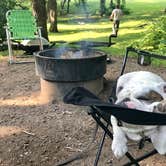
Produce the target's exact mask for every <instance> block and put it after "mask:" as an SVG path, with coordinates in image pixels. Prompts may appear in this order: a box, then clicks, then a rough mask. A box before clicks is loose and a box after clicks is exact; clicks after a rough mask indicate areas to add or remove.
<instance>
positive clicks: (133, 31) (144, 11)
mask: <svg viewBox="0 0 166 166" xmlns="http://www.w3.org/2000/svg"><path fill="white" fill-rule="evenodd" d="M95 2H96V3H95ZM88 3H89V6H93V7H97V4H98V3H97V1H96V0H89V1H88ZM126 4H127V6H126V7H127V8H128V9H130V12H131V14H130V15H124V16H123V19H122V21H121V24H120V30H119V35H118V38H116V39H113V40H112V41H113V42H115V43H116V44H115V45H112V46H111V47H110V48H104V47H103V48H101V49H102V50H104V51H105V52H107V53H110V54H112V55H124V51H125V48H126V47H127V46H129V45H130V43H132V42H133V41H135V40H137V39H139V38H141V37H143V36H144V35H145V33H146V30H147V28H148V25H149V24H150V22H151V21H152V20H154V19H155V18H157V17H159V16H161V15H162V13H163V11H162V10H164V7H165V5H166V2H165V0H157V1H156V0H146V2H144V0H132V1H130V0H127V3H126ZM78 17H79V18H78ZM82 17H83V16H82ZM80 18H81V14H80V13H78V14H77V15H74V16H73V15H70V16H68V18H65V19H64V18H63V19H61V18H59V23H58V29H59V33H54V34H53V33H52V34H49V39H50V41H57V40H65V41H67V42H73V41H80V40H90V41H103V42H107V41H108V36H109V35H110V34H111V32H112V22H110V21H109V19H108V16H107V17H105V18H99V17H98V18H94V19H91V20H92V22H88V23H87V22H84V21H82V22H81V21H80V20H79V19H80ZM62 20H63V21H62ZM64 20H65V21H64ZM81 23H82V24H81ZM143 24H147V25H146V26H144V27H143V28H141V27H139V26H140V25H143Z"/></svg>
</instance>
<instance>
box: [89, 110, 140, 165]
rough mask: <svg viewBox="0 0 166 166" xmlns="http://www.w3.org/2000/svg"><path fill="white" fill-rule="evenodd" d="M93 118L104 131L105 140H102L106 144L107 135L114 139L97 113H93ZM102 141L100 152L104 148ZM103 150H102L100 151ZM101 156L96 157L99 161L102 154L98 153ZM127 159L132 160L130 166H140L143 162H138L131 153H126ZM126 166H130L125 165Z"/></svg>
mask: <svg viewBox="0 0 166 166" xmlns="http://www.w3.org/2000/svg"><path fill="white" fill-rule="evenodd" d="M91 116H92V117H93V119H94V120H95V121H96V122H97V123H98V124H99V126H100V127H101V128H102V129H103V130H104V134H103V138H102V140H103V143H104V139H105V138H104V137H105V136H104V135H105V133H106V134H107V135H108V136H109V137H110V138H111V139H113V134H112V133H111V132H110V131H109V129H108V126H106V125H104V124H103V122H101V121H100V119H99V117H97V116H96V115H95V113H91ZM107 125H108V123H107ZM102 140H101V147H100V146H99V150H98V151H101V150H102V147H103V143H102ZM100 149H101V150H100ZM98 153H99V154H97V155H98V157H97V156H96V158H98V160H99V158H100V155H101V152H98ZM125 155H126V157H127V158H128V159H129V160H130V162H129V163H128V164H130V163H132V164H135V165H136V166H139V164H138V162H139V161H141V160H138V161H137V160H136V159H135V158H133V157H132V155H131V154H130V153H129V152H126V154H125ZM97 162H98V161H97V159H96V163H97ZM95 166H97V165H95ZM125 166H129V165H125Z"/></svg>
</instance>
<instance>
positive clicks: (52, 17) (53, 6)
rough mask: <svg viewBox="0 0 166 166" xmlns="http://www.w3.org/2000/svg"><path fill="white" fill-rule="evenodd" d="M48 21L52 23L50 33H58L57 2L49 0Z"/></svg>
mask: <svg viewBox="0 0 166 166" xmlns="http://www.w3.org/2000/svg"><path fill="white" fill-rule="evenodd" d="M47 11H48V20H49V22H50V28H49V31H50V32H58V27H57V1H56V0H48V4H47Z"/></svg>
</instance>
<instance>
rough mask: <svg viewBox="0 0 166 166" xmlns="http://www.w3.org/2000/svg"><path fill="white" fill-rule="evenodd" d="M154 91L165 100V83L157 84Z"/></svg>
mask: <svg viewBox="0 0 166 166" xmlns="http://www.w3.org/2000/svg"><path fill="white" fill-rule="evenodd" d="M156 91H157V92H159V93H160V94H161V95H162V97H163V98H164V99H165V98H166V82H162V83H160V84H158V86H157V89H156Z"/></svg>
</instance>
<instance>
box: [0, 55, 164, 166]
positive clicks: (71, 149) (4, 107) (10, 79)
mask: <svg viewBox="0 0 166 166" xmlns="http://www.w3.org/2000/svg"><path fill="white" fill-rule="evenodd" d="M112 60H113V61H112V63H110V64H107V73H106V74H105V78H106V83H105V88H104V90H103V92H102V93H101V94H100V97H101V98H103V100H106V99H107V98H108V96H109V95H110V92H111V86H112V81H113V80H115V78H116V77H117V76H118V74H119V71H120V66H121V63H122V58H117V57H116V58H115V57H112ZM135 70H148V71H152V72H154V73H157V74H159V75H160V76H162V77H163V78H165V79H166V74H165V72H166V70H165V68H161V67H160V68H156V67H155V68H154V67H153V66H148V67H147V66H146V67H142V66H139V65H137V64H136V63H135V61H134V60H130V61H129V63H128V65H127V70H126V72H129V71H135ZM39 96H40V79H39V77H37V76H36V74H35V64H34V63H29V64H14V65H8V63H7V60H6V59H4V60H3V59H2V60H1V62H0V166H56V165H57V164H58V163H59V162H61V161H63V160H66V159H68V158H70V157H71V156H75V155H76V154H78V153H80V152H83V151H84V150H85V149H87V147H89V145H91V146H90V148H89V150H88V151H87V153H86V154H87V155H85V156H84V158H83V159H80V160H77V161H74V162H72V163H70V164H69V165H71V166H78V165H80V166H91V165H93V163H94V159H95V155H96V150H97V147H98V143H99V141H100V138H101V135H102V130H101V129H99V131H98V133H97V136H96V139H95V141H94V142H93V143H91V142H92V138H93V133H94V129H95V126H96V124H95V122H94V120H93V119H92V118H91V116H89V115H88V114H87V110H88V109H89V108H87V107H77V106H73V105H67V104H64V103H62V102H52V103H44V102H42V101H41V100H40V97H39ZM129 149H130V152H131V153H132V154H134V155H135V156H138V155H141V154H143V153H144V152H145V151H147V150H149V149H152V146H151V144H150V143H147V144H146V145H145V147H144V149H143V150H139V149H138V146H137V143H134V142H129ZM124 161H127V159H126V158H125V157H124V158H123V159H121V160H120V161H118V160H117V159H115V157H114V156H113V154H112V152H111V140H110V139H109V138H108V137H106V142H105V144H104V148H103V151H102V155H101V158H100V161H99V166H111V165H114V166H120V165H121V164H122V163H124ZM140 165H141V166H164V165H166V157H165V156H161V155H158V154H157V155H154V156H153V157H151V158H148V159H146V160H144V161H142V162H140Z"/></svg>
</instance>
